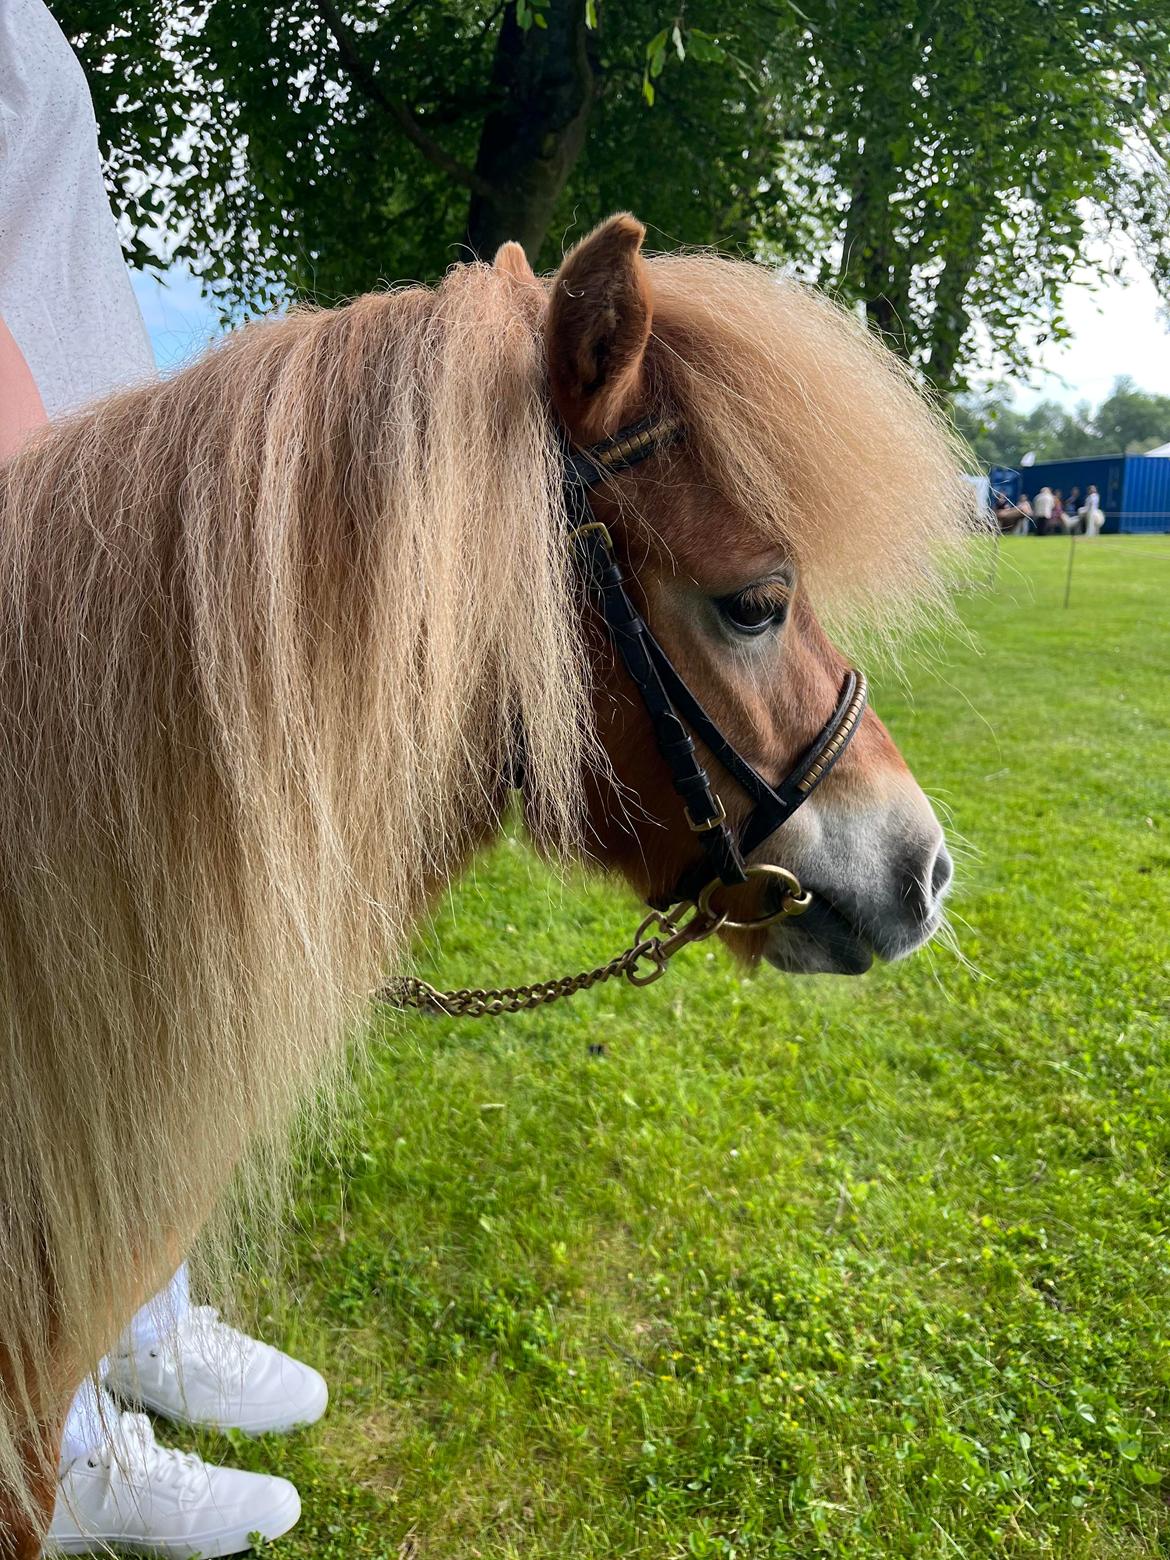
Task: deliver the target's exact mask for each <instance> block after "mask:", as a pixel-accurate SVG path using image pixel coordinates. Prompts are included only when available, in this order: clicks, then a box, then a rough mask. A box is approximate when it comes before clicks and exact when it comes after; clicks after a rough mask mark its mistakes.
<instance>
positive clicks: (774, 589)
mask: <svg viewBox="0 0 1170 1560" xmlns="http://www.w3.org/2000/svg"><path fill="white" fill-rule="evenodd" d="M788 597H789V587H788V586H787V585H786V584H782V583H781V582H780V581H769V583H768V584H767V585H752V586H750V587H749V588H748V589H747V590H740V591H736V592H735V594H734V595H732V596H720V597H719V598H718V600H717V601H716V602H715V605H716V607H717V608H718V609H719V615H720V617H722V619H723V621H724V622H725V623H726V624H727V625H728V627H729V628H733V629H735V631H736V633H738V634H753V635H754V634H764V633H767V631H768V629H770V628H774V627H775V626H776V625H777V624H778V623H783V621H784V619H785V617H787V615H788Z"/></svg>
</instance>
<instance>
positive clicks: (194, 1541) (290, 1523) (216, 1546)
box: [44, 1489, 301, 1560]
mask: <svg viewBox="0 0 1170 1560" xmlns="http://www.w3.org/2000/svg"><path fill="white" fill-rule="evenodd" d="M300 1520H301V1498H300V1496H299V1495H298V1494H297V1492H296V1490H295V1489H294V1490H293V1491H292V1493H291V1497H290V1498H289V1499H288V1500H286V1501H285V1503H284V1505H283V1507H281V1508H278V1509H277V1511H275V1512H271V1513H269V1515H268V1516H267V1517H266V1518H265V1520H264V1521H263V1522H250V1523H249V1524H248V1526H247V1527H241V1526H240V1525H239V1523H236V1524H235V1525H234V1526H233V1527H228V1528H220V1529H219V1530H218V1532H215V1533H201V1534H199V1536H198V1538H184V1539H177V1538H176V1539H161V1540H160V1539H149V1538H127V1537H126V1536H125V1535H124V1534H121V1533H115V1534H113V1535H112V1536H106V1535H99V1534H92V1535H91V1534H79V1535H78V1536H77V1537H76V1538H72V1537H69V1538H52V1537H50V1538H49V1539H48V1541H47V1542H46V1544H45V1550H44V1553H45V1557H46V1560H51V1557H52V1556H53V1555H96V1554H107V1553H109V1552H110V1551H113V1553H114V1554H131V1555H159V1556H161V1557H162V1560H222V1556H224V1555H242V1554H244V1553H246V1552H247V1551H248V1550H249V1549H251V1548H252V1540H251V1535H252V1534H253V1533H258V1534H259V1535H260V1536H261V1538H263V1539H266V1540H271V1539H274V1538H281V1537H282V1536H283V1535H284V1534H285V1533H287V1532H288V1531H289V1530H290V1529H291V1528H294V1527H296V1525H297V1523H298V1522H299V1521H300Z"/></svg>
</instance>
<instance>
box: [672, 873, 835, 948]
mask: <svg viewBox="0 0 1170 1560" xmlns="http://www.w3.org/2000/svg"><path fill="white" fill-rule="evenodd" d="M744 871H745V873H746V874H747V877H748V879H749V880H750V879H751V878H771V879H772V880H773V881H775V882H779V883H780V884H782V885H783V887H784V888H785V890H786V892H785V894H784V897H783V899H782V900H781V901H780V908H779V910H774V911H773V912H772V914H771V915H757V916H754V917H753V918H752V919H751V920H750V921H735V920H732V918H731V916H730V915H728V914H727V913H726V912H724V913H723V915H722V916H720V915H719V912H718V911H717V910H716V909H715V908H714V906H713V905H712V903H711V900H712V897H713V896H714V894H715V893H716V892H717V890H719V889H721V888H726V887H727V884H726V883H725V882H724V881H723V879H722V878H712V879H711V881H710V882H709V883H708V884H707V886H706V888H705V889H704V890H703V892H702V893H701V894H700V895H699V897H698V899H697V900H696V901H695V904H696V906H697V907H698V909H699V911H700V913H701V914H702V915H704V916H707V917H710V918H716V917H718V919H719V924H720V925H721V926H725V927H726V928H727V929H728V931H736V932H757V931H759V930H761V928H763V927H765V926H771V925H772V923H773V922H774V921H782V920H784V918H785V917H786V916H793V915H803V914H804V912H805V911H806V910H807V909H808V907H809V905H811V904H812V895H811V894H810V893H809V892H808V890H807V889H805V888H802V887H801V886H800V879H799V878H798V877H797V876H796V874H795V872H789V870H788V868H787V867H777V866H773V865H772V863H771V862H768V861H761V862H757V863H756V864H755V865H754V866H750V867H745V868H744Z"/></svg>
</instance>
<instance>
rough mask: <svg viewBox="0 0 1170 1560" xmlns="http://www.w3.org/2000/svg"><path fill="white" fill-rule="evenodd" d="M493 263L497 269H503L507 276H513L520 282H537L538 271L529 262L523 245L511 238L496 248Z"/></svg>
mask: <svg viewBox="0 0 1170 1560" xmlns="http://www.w3.org/2000/svg"><path fill="white" fill-rule="evenodd" d="M492 265H493V266H494V267H495V269H496V270H497V271H502V272H503V273H504V275H505V276H511V277H513V278H514V279H515V280H516V281H518V282H536V272H535V271H534V270H533V269H532V267H531V266H530V265H529V264H528V256H527V255H526V254H525V253H524V250H523V247H522V246H521V245H520V244H517V243H514V242H513V241H512V240H511V239H509V240H508V242H507V243H506V244H501V245H500V247H499V248H498V249H497V250H496V258H495V259H494V260H493V261H492Z"/></svg>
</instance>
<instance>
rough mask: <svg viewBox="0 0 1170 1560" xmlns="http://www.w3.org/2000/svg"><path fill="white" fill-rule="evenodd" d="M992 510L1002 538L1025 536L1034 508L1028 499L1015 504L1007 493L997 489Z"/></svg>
mask: <svg viewBox="0 0 1170 1560" xmlns="http://www.w3.org/2000/svg"><path fill="white" fill-rule="evenodd" d="M991 510H992V513H993V514H994V516H995V523H996V525H997V526H998V527H999V531H1000V535H1001V536H1023V535H1024V534H1025V532H1026V531H1027V529H1028V519H1029V516H1030V515H1031V513H1032V506H1031V505H1030V504H1029V503H1028V500H1027V498H1026V497H1025V498H1021V499H1020V500H1019V501H1018V502H1017V503H1014V504H1013V503H1012V501H1011V499H1010V498H1009V497H1008V496H1007V494H1006V493H1005V492H1003V491H1002V490H1001V489H997V490H996V493H995V497H994V499H993V500H992V505H991Z"/></svg>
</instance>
